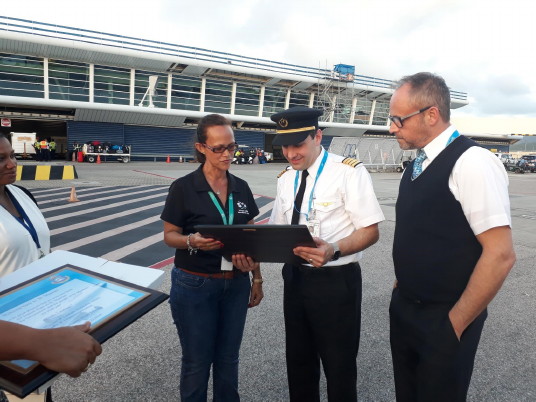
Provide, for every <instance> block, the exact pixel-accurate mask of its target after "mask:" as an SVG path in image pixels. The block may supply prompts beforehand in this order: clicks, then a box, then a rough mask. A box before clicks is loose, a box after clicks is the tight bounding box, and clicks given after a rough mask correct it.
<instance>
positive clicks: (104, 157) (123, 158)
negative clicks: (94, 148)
mask: <svg viewBox="0 0 536 402" xmlns="http://www.w3.org/2000/svg"><path fill="white" fill-rule="evenodd" d="M99 156H100V160H101V161H102V162H108V161H109V160H117V161H118V162H123V163H128V162H130V153H128V154H121V153H119V154H118V153H115V154H110V153H105V152H86V153H85V154H84V159H85V160H86V161H87V162H89V163H95V162H97V159H98V157H99Z"/></svg>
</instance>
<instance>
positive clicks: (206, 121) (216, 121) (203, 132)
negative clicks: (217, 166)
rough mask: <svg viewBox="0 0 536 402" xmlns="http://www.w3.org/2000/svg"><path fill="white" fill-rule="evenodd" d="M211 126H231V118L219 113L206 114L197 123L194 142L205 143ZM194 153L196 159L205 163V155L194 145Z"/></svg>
mask: <svg viewBox="0 0 536 402" xmlns="http://www.w3.org/2000/svg"><path fill="white" fill-rule="evenodd" d="M213 126H229V127H231V126H232V123H231V120H229V119H227V118H225V117H223V116H222V115H220V114H207V115H206V116H205V117H203V118H202V119H201V120H199V123H198V124H197V130H196V138H195V141H194V142H199V143H201V144H206V142H207V131H208V129H209V128H210V127H213ZM194 150H195V155H196V157H197V160H198V161H199V162H201V163H205V160H206V157H205V155H204V154H202V153H201V152H199V151H198V150H197V149H196V148H195V146H194Z"/></svg>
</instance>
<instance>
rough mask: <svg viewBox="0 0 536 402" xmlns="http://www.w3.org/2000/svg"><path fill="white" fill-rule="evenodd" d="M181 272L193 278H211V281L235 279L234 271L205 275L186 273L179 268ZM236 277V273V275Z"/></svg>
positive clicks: (201, 273)
mask: <svg viewBox="0 0 536 402" xmlns="http://www.w3.org/2000/svg"><path fill="white" fill-rule="evenodd" d="M179 269H180V270H181V271H184V272H186V273H187V274H192V275H195V276H202V277H203V278H213V279H233V278H234V277H235V271H224V272H217V273H214V274H206V273H204V272H194V271H188V270H187V269H184V268H179ZM236 274H237V276H238V272H237V273H236Z"/></svg>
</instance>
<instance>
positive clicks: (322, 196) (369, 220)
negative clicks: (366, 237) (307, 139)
mask: <svg viewBox="0 0 536 402" xmlns="http://www.w3.org/2000/svg"><path fill="white" fill-rule="evenodd" d="M324 153H326V151H325V150H324V149H323V148H322V151H321V153H320V155H319V156H318V158H317V159H316V160H315V162H314V163H313V165H312V166H310V167H309V168H308V169H307V171H308V172H309V176H307V178H306V183H307V184H306V187H305V193H304V197H303V202H302V206H301V210H300V211H301V214H300V221H299V223H300V224H302V225H305V224H306V222H307V218H306V213H308V212H309V211H307V209H308V206H309V200H310V196H311V191H312V190H313V186H314V182H315V178H316V176H317V172H318V169H319V167H320V163H321V161H322V158H323V156H324ZM344 159H345V158H344V157H342V156H340V155H335V154H330V153H328V158H327V160H326V164H325V166H324V169H323V170H322V173H321V174H320V176H319V177H318V181H317V183H316V187H315V189H314V194H313V201H312V205H313V208H314V209H315V210H316V219H318V220H319V221H320V238H321V239H323V240H325V241H327V242H329V243H333V242H335V241H339V240H341V239H343V238H345V237H347V236H349V235H350V234H351V233H352V232H354V231H355V230H358V229H360V228H363V227H367V226H370V225H373V224H375V223H378V222H381V221H383V220H384V219H385V218H384V216H383V212H382V210H381V208H380V205H379V203H378V200H377V199H376V194H375V193H374V189H373V187H372V179H371V177H370V175H369V173H368V172H367V169H366V168H365V166H363V164H360V165H358V166H357V167H355V168H354V167H352V166H349V165H346V164H344V163H342V161H343V160H344ZM295 179H296V170H294V169H288V171H287V172H285V173H284V174H283V175H282V176H281V177H280V178H279V180H278V182H277V197H276V200H275V203H274V208H273V209H272V215H271V217H270V223H271V224H290V222H291V220H292V211H293V208H294V198H295V189H294V187H295V184H294V183H295ZM300 181H301V172H300V173H299V180H298V185H299V182H300ZM296 191H297V190H296ZM361 255H362V252H359V253H355V254H352V255H347V256H344V257H341V258H339V259H338V260H337V261H332V262H328V263H327V264H326V266H329V265H344V264H348V263H350V262H355V261H358V260H360V259H361Z"/></svg>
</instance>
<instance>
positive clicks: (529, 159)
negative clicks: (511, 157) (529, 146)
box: [521, 155, 536, 173]
mask: <svg viewBox="0 0 536 402" xmlns="http://www.w3.org/2000/svg"><path fill="white" fill-rule="evenodd" d="M521 159H523V160H524V161H525V163H526V170H530V171H531V172H532V173H535V172H536V155H523V156H522V157H521Z"/></svg>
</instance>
